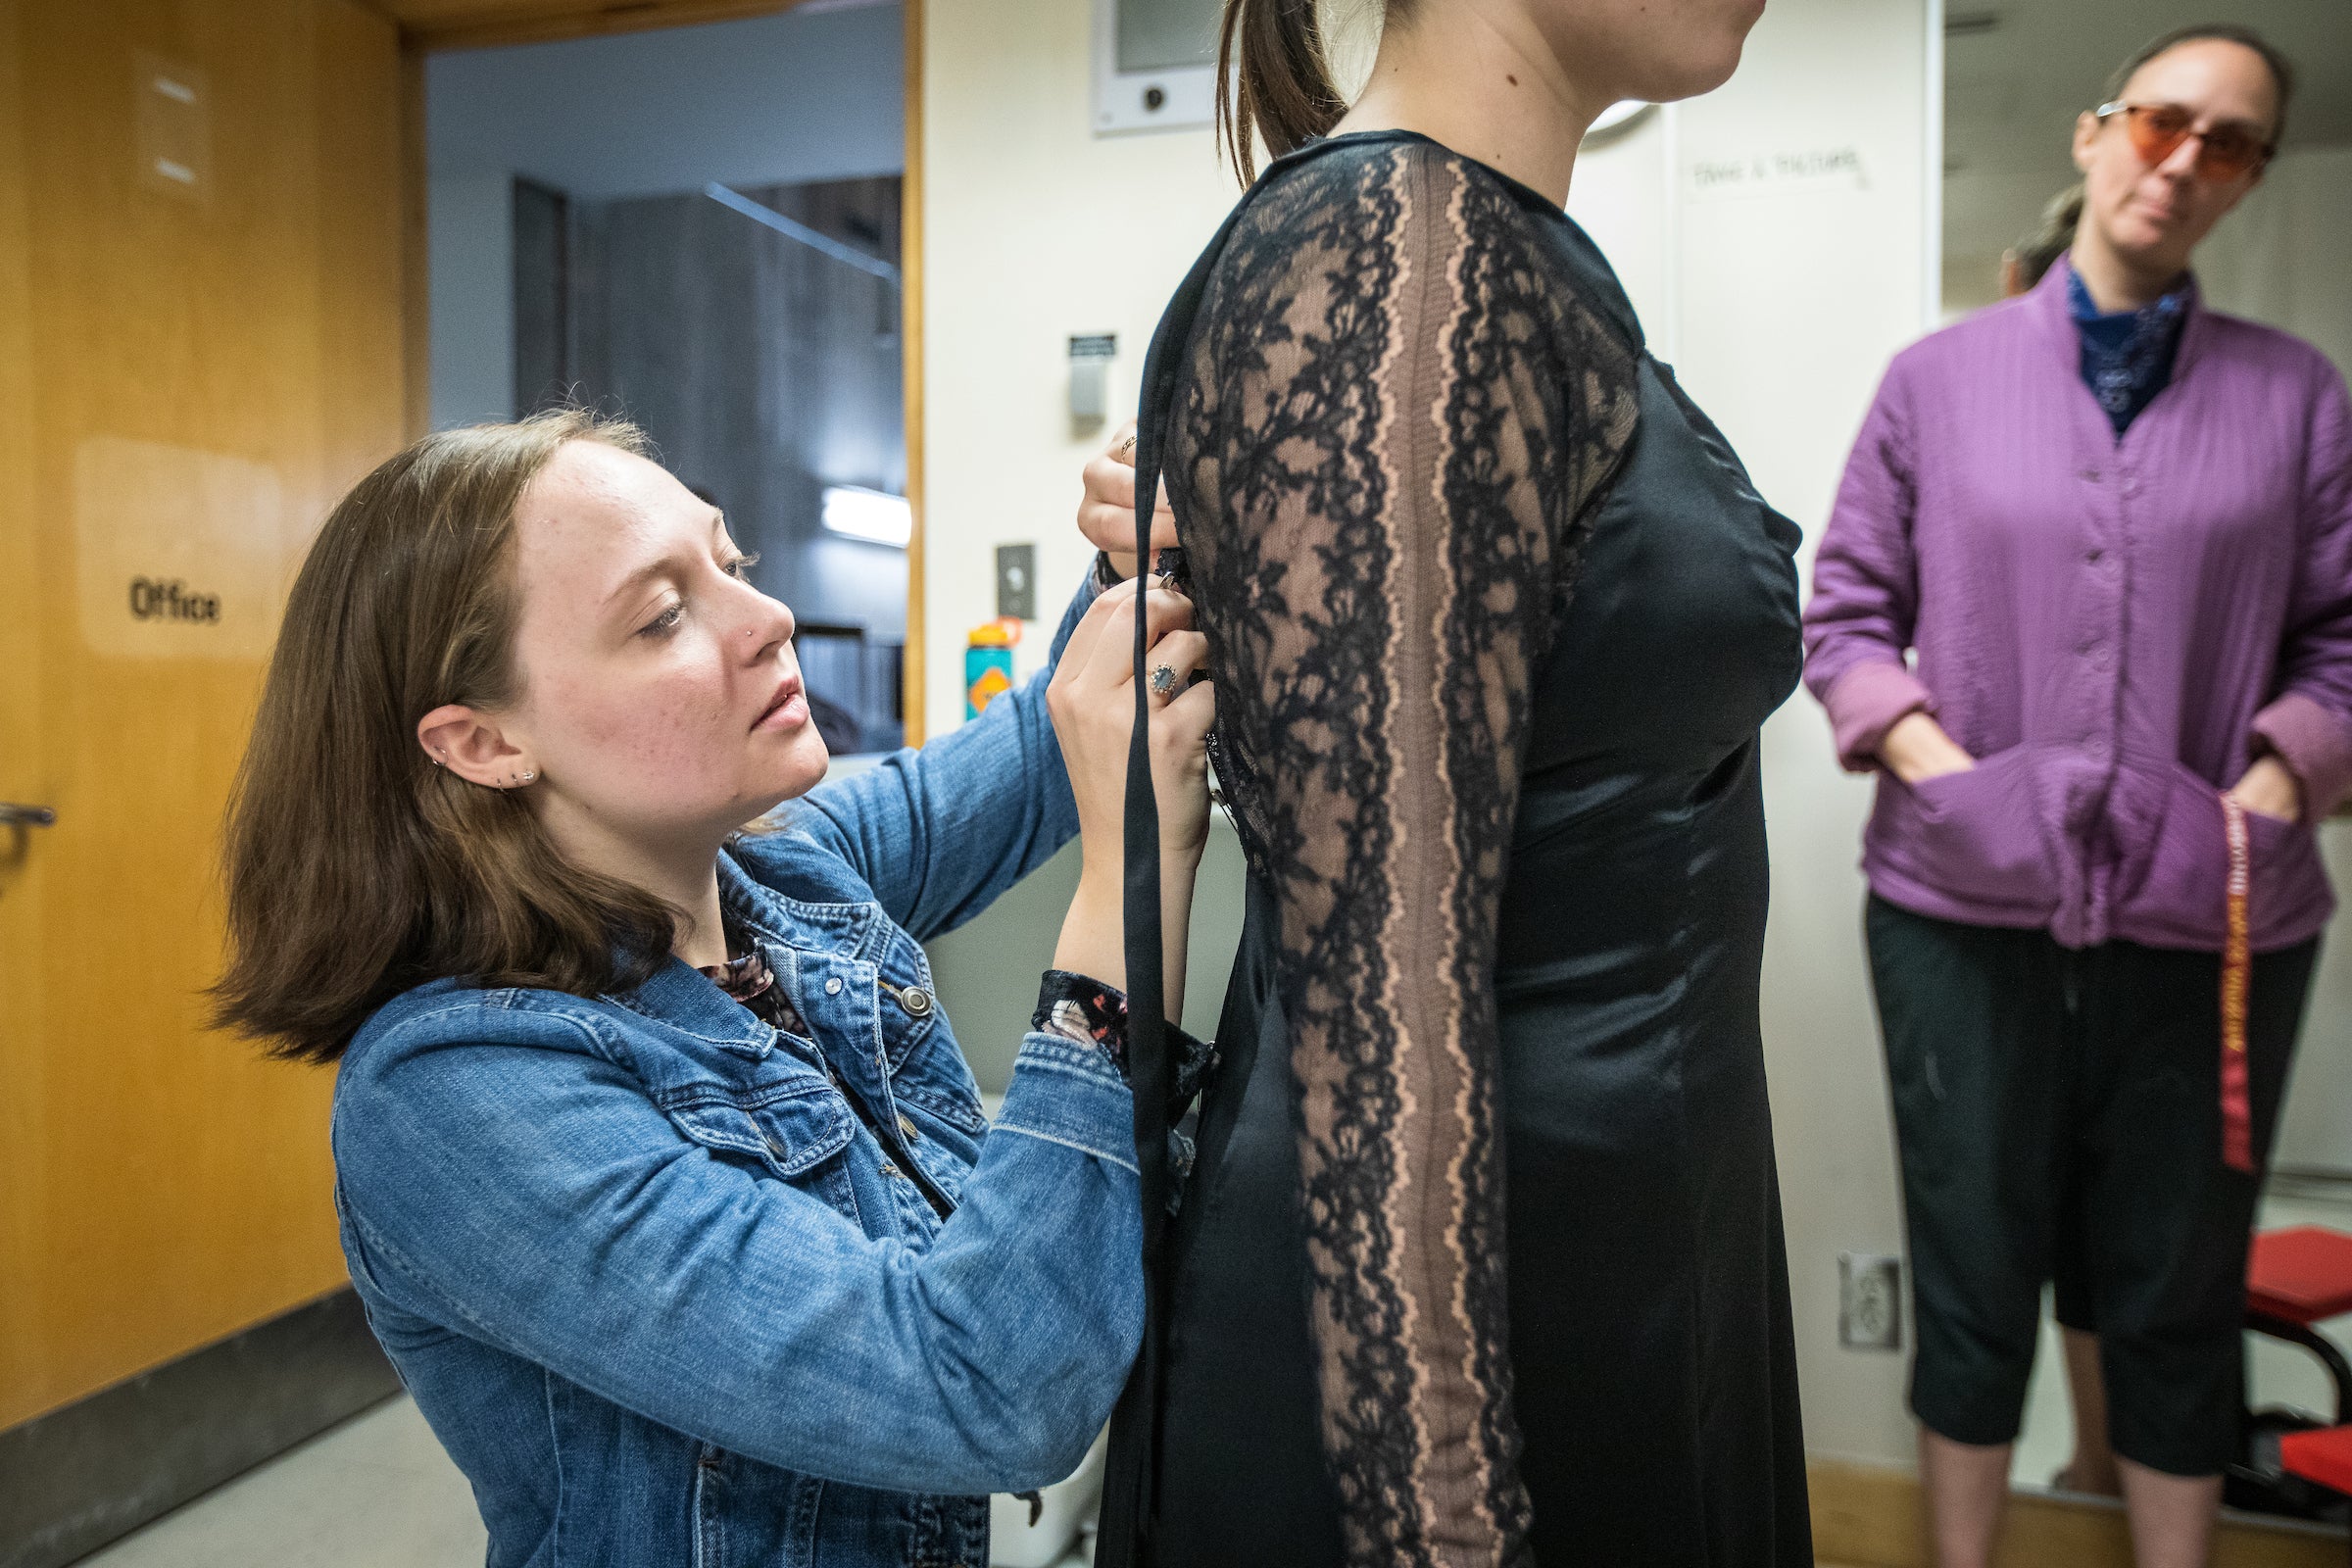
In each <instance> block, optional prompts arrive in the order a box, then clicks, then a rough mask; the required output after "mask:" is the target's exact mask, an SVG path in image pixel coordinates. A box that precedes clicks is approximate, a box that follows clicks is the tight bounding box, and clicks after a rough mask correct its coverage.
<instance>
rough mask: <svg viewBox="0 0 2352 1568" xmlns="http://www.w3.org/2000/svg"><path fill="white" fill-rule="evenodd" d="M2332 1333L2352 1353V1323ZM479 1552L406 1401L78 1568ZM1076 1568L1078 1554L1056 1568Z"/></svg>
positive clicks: (2262, 1352)
mask: <svg viewBox="0 0 2352 1568" xmlns="http://www.w3.org/2000/svg"><path fill="white" fill-rule="evenodd" d="M2262 1222H2263V1224H2264V1225H2265V1226H2266V1227H2270V1226H2280V1225H2298V1224H2321V1225H2332V1226H2334V1227H2335V1228H2337V1229H2341V1230H2352V1197H2347V1196H2346V1195H2343V1194H2342V1193H2341V1192H2340V1191H2331V1190H2329V1189H2328V1188H2327V1187H2326V1186H2321V1185H2315V1184H2297V1183H2280V1184H2279V1187H2278V1190H2275V1191H2274V1192H2273V1193H2272V1195H2271V1196H2270V1197H2269V1198H2268V1199H2267V1200H2266V1201H2265V1202H2264V1204H2263V1216H2262ZM2326 1327H2327V1329H2328V1330H2329V1332H2331V1333H2332V1334H2334V1335H2335V1337H2336V1338H2337V1340H2338V1341H2339V1342H2342V1343H2346V1344H2352V1319H2346V1320H2339V1321H2337V1322H2335V1323H2331V1324H2328V1325H2326ZM2250 1345H2251V1355H2250V1360H2249V1369H2250V1376H2251V1380H2252V1385H2253V1393H2254V1399H2255V1402H2256V1403H2257V1404H2269V1403H2286V1404H2297V1405H2301V1406H2303V1407H2304V1408H2306V1409H2313V1410H2321V1409H2325V1408H2326V1406H2327V1399H2328V1390H2327V1381H2326V1379H2325V1377H2324V1376H2323V1375H2322V1374H2321V1373H2320V1371H2319V1368H2318V1364H2317V1363H2316V1362H2315V1361H2313V1360H2312V1358H2311V1357H2309V1356H2308V1355H2305V1354H2303V1353H2302V1352H2301V1351H2298V1350H2294V1349H2291V1348H2286V1347H2284V1346H2279V1345H2275V1344H2272V1343H2270V1342H2267V1341H2262V1340H2259V1339H2257V1340H2254V1341H2251V1342H2250ZM2058 1354H2059V1352H2058V1345H2057V1335H2056V1331H2055V1330H2054V1329H2051V1328H2049V1327H2047V1326H2046V1325H2045V1328H2044V1347H2043V1354H2042V1356H2041V1358H2040V1360H2039V1361H2038V1363H2037V1364H2036V1365H2035V1367H2034V1386H2033V1390H2032V1393H2031V1395H2030V1396H2029V1408H2028V1411H2027V1416H2026V1431H2025V1435H2024V1437H2023V1438H2022V1439H2020V1441H2019V1443H2018V1446H2017V1458H2016V1465H2015V1468H2014V1470H2013V1472H2012V1474H2013V1476H2014V1478H2015V1479H2016V1481H2017V1482H2018V1484H2020V1485H2023V1486H2035V1487H2038V1486H2043V1485H2046V1484H2047V1483H2048V1481H2049V1478H2050V1475H2051V1473H2052V1472H2053V1471H2055V1470H2056V1469H2057V1468H2058V1467H2059V1466H2060V1465H2061V1464H2063V1463H2065V1462H2066V1456H2067V1452H2068V1449H2069V1447H2070V1446H2071V1444H2072V1442H2073V1431H2072V1427H2071V1425H2070V1423H2069V1420H2068V1416H2067V1409H2066V1387H2065V1378H2064V1375H2063V1372H2062V1370H2061V1366H2060V1363H2059V1359H2058ZM483 1547H484V1537H483V1533H482V1526H481V1521H480V1520H479V1519H478V1518H477V1517H476V1516H475V1514H474V1510H473V1496H472V1494H471V1493H469V1492H468V1491H467V1490H466V1481H465V1478H464V1477H462V1476H461V1475H459V1474H458V1471H457V1468H456V1467H455V1466H454V1465H452V1464H451V1463H450V1462H449V1459H448V1456H447V1455H445V1454H444V1453H443V1452H442V1451H441V1446H440V1444H439V1443H437V1442H436V1441H434V1438H433V1435H432V1433H431V1432H430V1431H429V1430H428V1429H427V1428H426V1427H425V1424H424V1421H423V1419H422V1418H421V1417H419V1416H418V1415H417V1407H416V1406H415V1405H413V1404H411V1403H410V1402H409V1401H408V1400H407V1399H405V1398H403V1399H395V1400H393V1401H391V1402H390V1403H388V1404H382V1405H378V1406H377V1407H376V1408H375V1409H373V1410H370V1411H368V1412H367V1413H366V1414H364V1415H361V1416H358V1417H355V1418H354V1419H352V1420H350V1421H347V1422H345V1423H344V1424H343V1425H341V1426H339V1427H337V1428H335V1429H334V1430H333V1431H331V1432H328V1433H326V1434H324V1435H323V1436H321V1437H319V1438H317V1439H315V1440H313V1441H312V1442H310V1443H307V1444H305V1445H303V1446H301V1447H299V1448H296V1449H295V1450H293V1451H292V1452H291V1453H288V1454H285V1455H284V1456H282V1457H280V1458H278V1459H277V1460H275V1461H273V1462H272V1463H270V1464H268V1465H265V1466H264V1467H263V1468H261V1469H259V1470H256V1471H254V1472H253V1473H252V1474H251V1475H248V1476H244V1477H242V1478H240V1479H238V1480H236V1481H233V1482H231V1483H229V1484H228V1485H227V1486H225V1487H222V1488H221V1489H220V1490H219V1491H217V1492H214V1493H211V1494H210V1495H206V1496H203V1497H200V1498H198V1499H197V1500H196V1501H194V1502H192V1503H190V1504H188V1505H187V1506H186V1507H184V1508H182V1509H180V1510H179V1511H178V1512H176V1513H173V1514H171V1515H169V1516H168V1517H166V1518H164V1519H160V1520H158V1521H157V1522H156V1523H154V1524H152V1525H150V1526H148V1527H147V1528H146V1529H144V1530H142V1531H140V1532H138V1533H137V1534H136V1535H133V1536H129V1537H127V1538H125V1539H124V1540H123V1541H120V1542H118V1543H116V1544H114V1545H112V1546H109V1547H107V1548H106V1549H105V1550H103V1551H101V1552H99V1553H98V1554H97V1555H95V1556H93V1557H89V1558H86V1559H84V1565H83V1568H472V1565H474V1564H478V1563H480V1562H481V1560H482V1555H483ZM1080 1562H1081V1559H1079V1558H1077V1557H1072V1558H1070V1559H1069V1560H1068V1561H1067V1562H1066V1563H1064V1564H1063V1565H1062V1568H1079V1565H1080ZM1824 1568H1827V1565H1824Z"/></svg>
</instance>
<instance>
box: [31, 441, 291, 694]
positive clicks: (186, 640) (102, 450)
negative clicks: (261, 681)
mask: <svg viewBox="0 0 2352 1568" xmlns="http://www.w3.org/2000/svg"><path fill="white" fill-rule="evenodd" d="M73 541H74V560H75V566H74V576H75V580H76V584H77V586H78V589H79V598H80V607H81V635H82V640H83V641H84V642H85V643H87V644H88V645H89V648H90V651H91V652H92V653H94V654H98V655H100V656H102V657H106V658H115V659H172V660H178V659H254V660H258V659H263V658H266V657H268V655H269V652H270V642H271V641H272V639H273V638H275V636H276V634H277V617H278V610H279V606H280V604H281V603H282V599H283V591H284V584H285V583H286V582H287V580H288V579H289V578H290V576H291V575H292V573H291V569H290V568H291V566H292V559H291V555H292V552H293V550H294V549H295V548H296V547H297V546H298V544H299V543H300V541H299V540H295V539H291V538H289V537H288V529H287V526H286V518H285V507H284V505H283V502H282V500H281V498H280V494H279V486H278V481H277V470H276V469H274V468H272V467H270V466H267V465H266V464H260V463H251V462H247V461H246V460H245V459H243V458H231V457H225V456H222V455H221V454H220V453H217V452H199V451H195V450H193V449H191V448H187V447H174V446H165V445H163V444H161V443H159V442H154V441H130V440H125V439H124V438H123V437H121V436H93V437H92V438H90V439H89V440H87V441H84V442H82V443H81V445H80V446H79V447H78V448H76V449H75V451H74V454H73Z"/></svg>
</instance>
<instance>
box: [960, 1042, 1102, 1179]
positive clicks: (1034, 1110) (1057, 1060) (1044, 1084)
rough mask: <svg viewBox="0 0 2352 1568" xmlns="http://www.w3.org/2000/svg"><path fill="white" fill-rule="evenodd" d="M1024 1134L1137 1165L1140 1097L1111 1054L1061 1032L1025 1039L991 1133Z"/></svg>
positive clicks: (1099, 1156)
mask: <svg viewBox="0 0 2352 1568" xmlns="http://www.w3.org/2000/svg"><path fill="white" fill-rule="evenodd" d="M998 1133H1018V1134H1020V1135H1021V1136H1022V1137H1025V1138H1038V1139H1043V1140H1044V1141H1045V1142H1047V1143H1050V1144H1061V1145H1064V1146H1066V1147H1068V1148H1071V1149H1075V1150H1077V1151H1079V1152H1081V1153H1087V1154H1093V1155H1094V1156H1096V1157H1097V1158H1098V1159H1105V1160H1108V1161H1109V1162H1110V1163H1112V1164H1114V1165H1116V1166H1118V1167H1119V1168H1120V1169H1121V1170H1126V1171H1132V1170H1134V1169H1135V1098H1134V1096H1133V1095H1131V1094H1129V1093H1128V1090H1127V1083H1126V1080H1125V1079H1123V1078H1121V1077H1120V1076H1119V1069H1118V1066H1117V1064H1116V1063H1115V1062H1113V1061H1112V1060H1111V1059H1110V1056H1109V1054H1108V1053H1106V1052H1104V1051H1103V1049H1102V1048H1101V1047H1099V1046H1095V1045H1092V1044H1086V1045H1081V1044H1079V1043H1078V1042H1076V1041H1071V1040H1064V1039H1061V1038H1060V1037H1059V1036H1056V1035H1050V1034H1042V1033H1041V1034H1031V1035H1029V1036H1027V1037H1025V1038H1024V1039H1023V1040H1022V1041H1021V1054H1020V1056H1019V1058H1018V1059H1016V1060H1015V1061H1014V1062H1013V1066H1012V1082H1011V1084H1010V1085H1009V1086H1008V1087H1007V1088H1006V1089H1005V1108H1004V1109H1003V1110H1002V1111H1001V1112H999V1113H998V1116H997V1123H996V1126H995V1127H994V1128H992V1129H991V1130H990V1136H991V1137H994V1136H995V1135H996V1134H998Z"/></svg>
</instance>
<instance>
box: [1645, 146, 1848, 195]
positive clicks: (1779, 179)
mask: <svg viewBox="0 0 2352 1568" xmlns="http://www.w3.org/2000/svg"><path fill="white" fill-rule="evenodd" d="M1683 188H1684V190H1685V191H1687V192H1688V193H1689V194H1690V197H1691V200H1693V201H1718V200H1722V199H1724V198H1727V197H1735V196H1783V195H1789V194H1793V193H1795V192H1797V191H1812V190H1867V189H1869V188H1870V181H1869V179H1868V178H1867V177H1866V176H1865V175H1864V173H1863V172H1862V153H1861V150H1860V149H1859V148H1855V147H1813V148H1803V149H1799V150H1797V151H1793V152H1772V153H1748V154H1736V155H1732V156H1728V157H1722V158H1693V159H1692V160H1691V162H1690V164H1689V165H1688V166H1687V167H1686V168H1685V169H1684V171H1683Z"/></svg>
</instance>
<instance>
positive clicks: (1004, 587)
mask: <svg viewBox="0 0 2352 1568" xmlns="http://www.w3.org/2000/svg"><path fill="white" fill-rule="evenodd" d="M997 613H998V614H999V615H1000V616H1004V615H1009V616H1011V617H1012V618H1013V619H1014V620H1035V619H1036V618H1037V546H1035V545H999V546H997Z"/></svg>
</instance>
